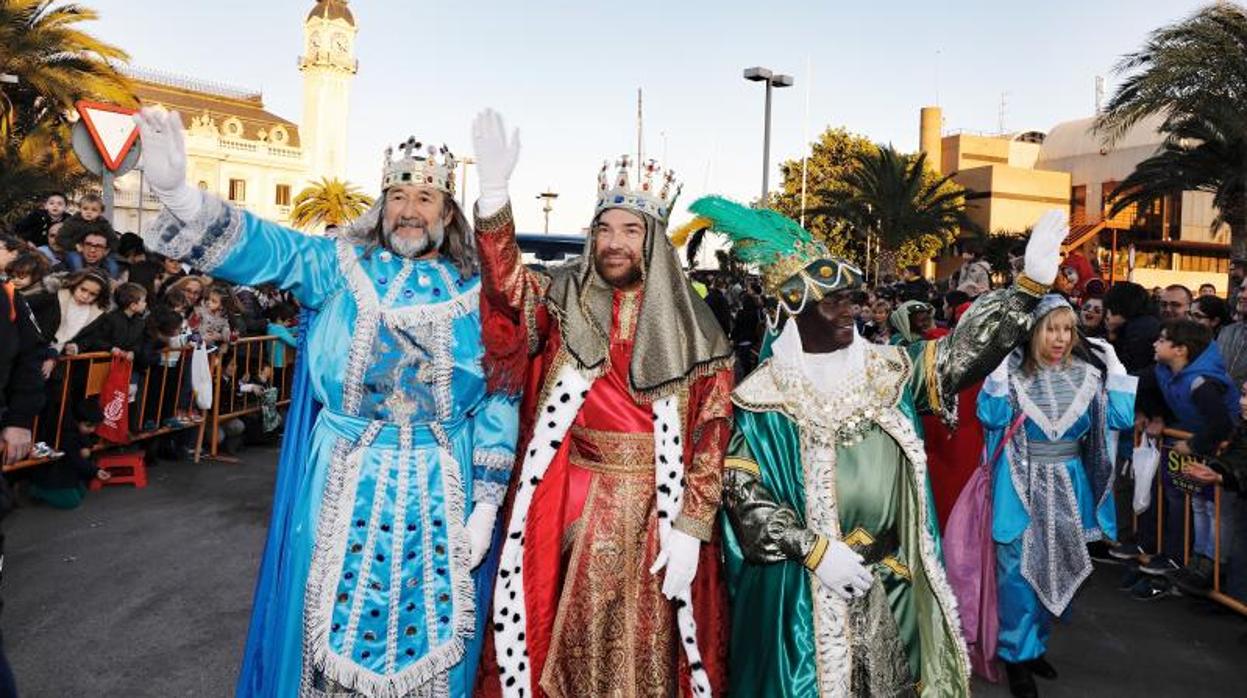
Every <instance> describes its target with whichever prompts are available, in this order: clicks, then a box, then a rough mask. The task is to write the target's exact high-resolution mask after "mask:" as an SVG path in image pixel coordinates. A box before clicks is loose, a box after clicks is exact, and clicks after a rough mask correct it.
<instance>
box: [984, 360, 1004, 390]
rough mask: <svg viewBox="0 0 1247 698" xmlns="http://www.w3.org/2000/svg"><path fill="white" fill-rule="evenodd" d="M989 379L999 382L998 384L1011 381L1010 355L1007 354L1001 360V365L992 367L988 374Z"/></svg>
mask: <svg viewBox="0 0 1247 698" xmlns="http://www.w3.org/2000/svg"><path fill="white" fill-rule="evenodd" d="M987 380H989V381H991V382H993V383H997V384H1004V383H1008V382H1009V357H1008V356H1006V357H1005V358H1004V359H1002V360H1001V362H1000V365H999V366H997V367H996V368H994V369H992V372H991V374H989V375H988V376H987Z"/></svg>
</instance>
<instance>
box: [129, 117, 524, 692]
mask: <svg viewBox="0 0 1247 698" xmlns="http://www.w3.org/2000/svg"><path fill="white" fill-rule="evenodd" d="M144 118H147V119H148V123H143V120H142V119H141V120H140V124H141V126H143V127H144V128H143V136H144V141H145V143H144V146H145V155H146V156H149V157H151V155H152V153H153V149H154V148H160V147H161V145H162V144H161V139H162V137H164V138H167V135H166V134H163V133H161V130H160V128H159V124H158V123H157V125H156V126H155V127H153V125H152V124H153V123H154V119H153V117H151V115H149V114H148V112H144ZM161 118H163V117H161ZM174 118H176V117H174ZM177 135H178V136H180V132H179V133H178V134H177ZM149 140H150V141H152V142H151V143H149V142H148V141H149ZM175 145H176V144H175ZM403 148H404V153H403V155H402V157H400V158H399V159H397V160H395V159H392V151H389V152H387V156H386V167H385V174H384V183H383V196H382V199H381V200H380V201H379V202H378V203H377V205H376V206H374V207H373V209H372V210H371V211H370V212H369V213H368V214H366V215H365V216H364V217H362V218H361V220H360V221H357V222H356V224H354V225H353V226H352V227H351V228H350V229H349V230H348V231H347V232H346V233H345V234H344V235H342V236H340V237H339V238H338V239H331V238H328V237H316V236H309V235H304V234H302V233H299V232H296V231H293V230H289V229H286V228H283V227H281V226H278V225H275V224H273V223H270V222H267V221H264V220H261V219H260V218H257V217H256V216H254V215H251V214H250V213H247V212H246V211H243V210H242V209H240V208H237V207H235V206H232V205H229V204H227V203H225V202H223V201H221V200H219V199H217V198H215V197H213V196H211V195H207V194H202V195H200V197H201V198H200V201H199V206H198V207H197V209H195V207H193V206H188V205H186V202H185V200H184V199H187V198H190V197H191V196H193V195H194V194H199V193H198V192H194V193H193V194H190V195H188V194H187V193H186V192H185V191H181V192H180V193H179V192H170V191H160V190H158V191H157V194H158V195H160V196H161V198H162V201H164V202H165V203H166V206H167V207H168V208H166V209H165V210H164V211H163V212H162V213H161V215H160V217H159V219H158V220H157V221H156V222H155V223H154V224H153V226H152V227H151V228H149V229H148V231H146V233H145V237H146V242H147V244H148V246H149V248H151V249H152V250H154V251H156V252H158V253H160V254H164V255H168V256H171V257H175V258H177V259H180V260H182V261H184V262H187V263H189V264H191V265H192V266H194V267H195V268H197V269H200V270H202V271H203V272H205V273H207V274H210V275H212V276H214V277H218V278H221V279H225V280H227V281H230V282H233V283H238V284H249V285H250V284H264V283H273V284H277V285H278V286H279V287H281V288H283V289H285V290H288V291H290V292H292V293H293V294H294V296H295V297H296V298H297V299H298V301H299V303H300V304H301V305H302V306H303V307H304V308H305V309H306V311H307V312H306V313H305V317H304V319H303V326H302V332H301V334H300V351H299V354H298V362H297V368H296V380H295V390H294V394H293V397H292V402H291V406H290V411H289V414H288V417H287V427H286V431H285V438H284V442H283V448H282V455H281V459H280V463H279V466H278V473H277V487H276V496H275V499H274V503H273V516H272V523H271V527H270V529H269V536H268V541H267V545H266V548H265V552H264V558H263V562H262V566H261V569H260V576H259V581H258V583H257V586H256V592H255V601H254V605H253V610H252V618H251V630H250V634H249V637H248V641H247V646H246V651H245V655H244V661H243V668H242V673H241V675H240V677H239V680H238V685H237V695H239V696H271V697H274V698H279V697H280V698H286V697H288V696H320V695H367V696H386V697H397V696H410V695H422V696H423V695H437V696H443V695H452V696H468V695H471V693H472V689H473V678H474V675H475V673H476V663H477V659H478V657H479V654H480V643H481V639H482V637H483V633H484V622H485V618H486V617H487V611H488V608H489V599H490V598H491V594H492V584H493V579H494V573H495V570H496V565H497V559H496V554H493V553H490V554H486V553H485V551H486V550H489V551H495V552H496V546H495V545H493V543H494V542H495V541H494V538H495V537H496V536H497V532H496V530H495V529H496V527H495V526H494V525H493V520H494V512H496V510H497V506H498V505H499V504H501V502H502V499H503V496H504V494H505V492H506V486H507V483H508V480H509V478H510V473H511V466H512V462H513V460H514V447H515V440H516V435H517V434H516V432H517V428H518V421H517V420H518V414H517V407H518V406H517V404H516V402H515V400H514V399H513V398H509V397H507V396H506V395H504V394H501V393H492V392H491V391H490V390H489V389H488V387H487V381H486V377H485V375H484V372H483V370H482V364H481V358H482V354H483V349H482V343H481V324H480V315H479V309H478V293H479V288H480V286H479V279H478V274H477V266H476V260H475V255H474V253H473V252H472V247H471V244H470V237H469V236H470V235H471V230H470V229H469V228H468V227H467V225H466V223H465V222H464V220H463V216H462V213H461V212H460V211H459V209H458V207H457V206H456V205H455V202H454V194H453V190H454V159H453V156H451V155H450V154H449V153H448V152H447V151H445V149H444V148H443V149H439V150H437V151H433V152H428V153H426V152H424V151H423V149H422V148H421V147H419V146H418V145H417V144H415V142H414V141H408V142H407V143H406V144H404V146H403ZM183 152H184V151H183ZM175 154H176V153H175ZM183 157H184V156H183ZM183 167H184V164H183ZM183 172H184V169H183ZM412 182H416V183H419V186H413V185H411V184H410V183H412ZM179 189H180V188H179ZM437 194H440V195H441V196H440V197H438V196H436V195H437ZM179 197H182V198H179ZM417 199H420V201H422V202H423V203H425V204H428V202H429V201H441V202H443V203H442V205H443V206H444V211H445V220H440V219H438V217H437V216H436V215H434V216H433V217H432V220H430V219H429V217H423V218H422V217H421V216H420V215H419V214H418V213H416V212H417V211H418V210H419V205H418V204H417V203H416V200H417ZM390 207H398V208H399V209H401V211H398V210H396V211H395V212H394V213H393V214H391V212H390V210H389V209H390ZM192 210H193V213H192V212H191V211H192ZM404 226H405V227H407V228H410V229H412V230H416V231H417V232H420V231H422V232H423V234H424V236H426V237H427V238H428V244H426V245H423V246H422V247H419V246H417V247H413V246H412V245H411V244H410V241H409V240H399V239H398V238H397V236H396V235H395V234H394V232H395V230H397V229H399V228H402V227H404ZM413 236H414V237H417V238H418V237H420V236H419V235H416V234H414V233H413ZM400 243H401V244H400ZM478 509H479V510H480V513H481V514H482V515H481V516H475V517H474V516H473V512H474V511H475V510H478ZM473 519H477V520H476V521H474V520H473ZM482 557H483V558H484V559H483V561H480V562H478V560H480V559H481V558H482Z"/></svg>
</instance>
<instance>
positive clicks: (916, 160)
mask: <svg viewBox="0 0 1247 698" xmlns="http://www.w3.org/2000/svg"><path fill="white" fill-rule="evenodd" d="M854 160H855V162H854V167H853V169H852V170H851V171H850V172H849V173H848V174H847V175H846V177H845V182H846V183H847V184H848V187H847V188H845V189H844V190H842V191H833V192H825V193H822V194H821V198H822V199H823V200H824V201H826V202H828V203H827V204H826V205H824V206H820V207H819V208H817V209H814V210H812V214H813V215H817V216H828V217H831V218H833V219H837V220H839V221H840V222H841V223H842V224H843V228H845V229H846V232H847V234H849V235H852V236H854V237H857V238H859V239H864V238H866V237H867V236H878V240H879V241H880V243H881V244H880V248H881V253H880V273H881V274H886V273H891V272H893V271H895V266H896V264H897V263H905V264H912V263H915V262H917V261H919V260H922V259H926V258H928V257H931V256H932V255H934V254H936V253H937V252H938V251H939V250H940V248H942V247H943V246H944V245H946V244H948V243H949V242H951V241H952V239H953V236H954V235H956V233H957V232H959V231H961V230H975V229H976V227H975V225H974V224H973V223H972V222H971V221H970V219H969V218H968V217H967V216H966V212H965V192H964V190H963V189H962V188H961V187H959V186H957V185H956V184H953V183H952V181H951V178H950V177H938V176H936V175H935V174H934V173H932V172H930V171H929V170H928V168H927V166H926V155H925V154H919V155H917V156H907V155H903V154H901V153H898V152H897V151H896V149H894V148H893V147H892V146H890V145H889V146H884V147H882V148H879V149H878V150H877V151H873V152H865V153H860V154H858V155H856V156H855V157H854Z"/></svg>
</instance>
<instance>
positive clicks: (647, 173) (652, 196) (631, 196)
mask: <svg viewBox="0 0 1247 698" xmlns="http://www.w3.org/2000/svg"><path fill="white" fill-rule="evenodd" d="M610 166H611V163H610V161H609V160H607V161H606V162H603V163H602V170H601V171H600V172H598V205H597V209H596V210H595V211H594V212H593V215H594V216H597V215H598V214H600V213H602V212H603V211H605V210H606V209H609V208H623V209H628V210H630V211H636V212H638V213H642V214H645V215H647V216H652V217H653V218H655V219H657V220H658V222H659V224H661V225H666V224H667V218H668V217H670V216H671V209H672V208H673V207H674V206H675V200H676V199H677V198H678V197H679V196H680V190H681V189H682V188H683V185H681V184H679V183H677V182H676V181H675V173H674V172H672V171H671V170H666V171H664V170H663V169H662V168H661V167H660V166H659V165H658V161H657V160H649V161H647V162H646V163H645V165H644V166H642V167H641V176H640V181H639V182H638V183H637V184H638V186H635V187H634V186H632V184H631V178H632V160H631V158H629V157H628V156H627V155H624V156H622V157H620V158H619V159H618V160H616V161H615V167H616V172H615V173H614V175H613V176H612V175H611V172H610Z"/></svg>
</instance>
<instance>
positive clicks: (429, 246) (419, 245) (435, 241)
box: [382, 221, 446, 259]
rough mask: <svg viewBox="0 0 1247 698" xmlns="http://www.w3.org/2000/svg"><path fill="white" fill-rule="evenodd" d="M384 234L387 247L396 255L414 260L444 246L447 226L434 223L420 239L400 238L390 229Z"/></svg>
mask: <svg viewBox="0 0 1247 698" xmlns="http://www.w3.org/2000/svg"><path fill="white" fill-rule="evenodd" d="M382 233H384V235H385V243H386V245H387V246H389V248H390V249H391V250H393V251H394V254H396V255H398V256H400V257H407V258H408V259H414V258H416V257H420V256H423V255H425V254H428V253H429V252H430V251H432V250H435V249H438V248H439V247H441V246H442V239H443V238H445V237H446V226H444V225H443V224H442V222H441V221H434V223H433V224H432V225H430V226H429V227H427V228H425V229H424V235H423V236H422V237H420V238H409V237H404V236H398V235H395V234H394V231H393V230H388V229H383V230H382Z"/></svg>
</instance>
